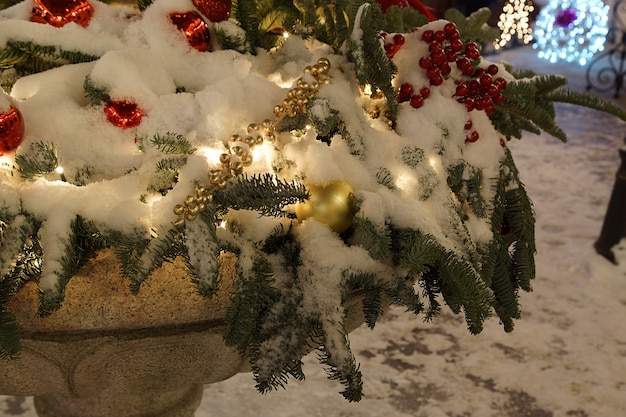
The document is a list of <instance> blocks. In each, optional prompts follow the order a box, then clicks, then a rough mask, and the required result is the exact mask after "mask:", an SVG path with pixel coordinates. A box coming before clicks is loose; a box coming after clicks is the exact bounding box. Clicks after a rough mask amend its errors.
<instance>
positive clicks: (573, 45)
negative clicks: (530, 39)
mask: <svg viewBox="0 0 626 417" xmlns="http://www.w3.org/2000/svg"><path fill="white" fill-rule="evenodd" d="M608 15H609V6H608V5H605V4H604V3H603V2H602V0H577V1H569V0H553V1H551V2H550V3H548V5H547V6H546V7H544V8H543V9H542V10H541V12H540V13H539V16H538V17H537V22H536V27H535V38H536V40H537V42H536V43H535V44H534V45H533V48H535V49H539V53H538V56H539V58H542V59H547V60H548V61H550V62H552V63H555V62H557V61H566V62H577V63H579V64H580V65H585V64H586V63H587V62H588V61H589V59H590V58H591V57H592V56H593V55H594V54H595V53H596V52H599V51H602V50H603V49H604V41H605V38H606V35H607V33H608Z"/></svg>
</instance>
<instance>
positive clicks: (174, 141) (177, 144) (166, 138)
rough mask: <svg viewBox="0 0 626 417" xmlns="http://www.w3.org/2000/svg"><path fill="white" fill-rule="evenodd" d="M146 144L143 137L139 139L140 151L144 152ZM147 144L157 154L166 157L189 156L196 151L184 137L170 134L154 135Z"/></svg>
mask: <svg viewBox="0 0 626 417" xmlns="http://www.w3.org/2000/svg"><path fill="white" fill-rule="evenodd" d="M146 142H147V139H146V138H145V137H141V138H139V140H138V143H139V149H140V150H145V146H146ZM149 144H150V146H152V147H153V148H155V149H157V150H158V151H159V152H161V153H164V154H167V155H191V154H193V153H194V152H196V150H197V149H196V148H194V147H193V145H192V144H191V142H189V140H187V138H186V137H185V136H183V135H181V134H178V133H171V132H167V133H165V134H160V133H157V134H155V135H154V136H152V137H151V138H150V140H149Z"/></svg>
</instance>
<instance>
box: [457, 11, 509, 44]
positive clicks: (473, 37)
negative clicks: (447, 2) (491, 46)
mask: <svg viewBox="0 0 626 417" xmlns="http://www.w3.org/2000/svg"><path fill="white" fill-rule="evenodd" d="M444 17H445V19H446V20H449V21H450V22H452V23H454V24H455V25H456V27H457V29H458V30H459V34H460V35H461V39H462V40H463V41H464V42H468V41H477V42H480V43H487V42H492V41H494V40H495V39H496V38H497V37H498V35H499V34H500V32H499V31H498V30H497V29H496V28H494V27H491V26H489V25H488V24H487V22H488V21H489V19H490V18H491V10H490V9H489V8H487V7H482V8H480V9H478V10H476V11H475V12H473V13H471V14H470V15H469V16H467V17H466V16H465V15H464V14H463V13H461V12H460V11H459V10H458V9H454V8H452V9H447V10H446V11H445V13H444Z"/></svg>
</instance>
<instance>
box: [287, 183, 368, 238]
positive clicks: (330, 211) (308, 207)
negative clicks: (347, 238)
mask: <svg viewBox="0 0 626 417" xmlns="http://www.w3.org/2000/svg"><path fill="white" fill-rule="evenodd" d="M306 189H307V191H308V192H309V195H310V197H309V199H308V200H306V201H304V202H302V203H298V204H297V205H296V207H295V209H296V217H297V218H298V220H300V221H302V220H305V219H308V218H311V217H313V218H314V219H316V220H317V221H319V222H322V223H324V224H327V225H328V226H329V227H330V228H331V229H332V230H334V231H335V232H337V233H341V232H343V231H345V230H347V229H348V228H349V227H350V226H351V225H352V220H353V219H354V215H355V214H356V212H357V206H356V199H355V197H354V189H353V188H352V187H351V186H350V184H348V183H347V182H345V181H333V182H331V183H328V184H326V185H307V186H306Z"/></svg>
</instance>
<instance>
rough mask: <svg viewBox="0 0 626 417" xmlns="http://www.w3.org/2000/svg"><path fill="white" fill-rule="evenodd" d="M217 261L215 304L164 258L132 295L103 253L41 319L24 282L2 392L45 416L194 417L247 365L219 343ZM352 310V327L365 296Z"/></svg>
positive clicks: (222, 303) (227, 288)
mask: <svg viewBox="0 0 626 417" xmlns="http://www.w3.org/2000/svg"><path fill="white" fill-rule="evenodd" d="M221 264H222V267H221V268H222V269H221V270H220V275H221V286H220V291H219V292H218V293H217V294H216V295H215V296H214V297H213V298H211V299H210V300H207V299H204V298H202V297H201V296H199V295H198V294H197V291H196V288H195V286H194V284H193V283H192V282H191V278H190V277H189V276H188V275H187V274H186V273H185V269H184V267H183V265H182V262H179V263H177V262H174V263H166V264H164V265H163V267H162V268H160V269H158V270H156V271H155V272H154V274H153V275H152V276H151V277H150V278H149V280H148V281H146V282H145V283H144V285H143V286H142V289H141V291H140V293H139V294H138V295H137V296H133V295H132V294H130V292H129V290H128V281H126V280H125V279H124V278H122V277H121V276H120V275H119V272H118V271H119V265H118V262H117V260H116V259H115V257H114V255H113V254H112V253H111V252H108V251H104V252H102V253H100V254H99V255H98V256H97V257H96V258H94V259H92V260H89V262H88V263H87V265H85V267H84V268H83V269H82V270H81V271H80V272H79V273H78V274H77V275H76V276H75V277H73V278H72V280H70V283H69V285H68V287H67V289H66V297H65V301H64V302H63V306H62V307H61V309H60V310H59V311H57V312H55V313H53V314H52V315H51V316H50V317H47V318H38V317H36V311H37V302H38V300H37V288H36V285H35V284H34V283H28V284H27V285H25V286H24V287H23V288H22V289H21V290H20V291H19V292H18V293H17V295H16V296H15V297H14V298H13V299H12V300H11V303H10V304H9V306H8V309H9V311H13V312H15V314H16V316H17V320H18V326H19V328H20V333H21V338H22V353H21V356H20V358H19V359H16V360H12V361H8V362H4V363H2V365H1V366H0V393H1V394H4V395H22V396H34V397H35V407H36V410H37V413H38V415H39V416H40V417H191V416H193V415H194V412H195V410H196V408H197V407H198V405H199V404H200V401H201V398H202V390H203V385H204V384H211V383H215V382H219V381H223V380H225V379H228V378H230V377H232V376H233V375H235V374H237V373H239V372H247V371H249V365H248V360H247V358H245V357H242V356H241V355H239V354H238V352H237V351H236V350H235V349H233V348H231V347H228V346H226V345H224V342H223V334H224V330H225V323H224V319H223V318H224V316H225V312H226V310H227V308H228V300H229V299H230V296H231V292H232V281H233V280H232V277H233V276H234V274H235V257H234V255H230V254H226V255H223V256H222V259H221ZM346 308H347V309H348V311H349V313H348V320H347V328H348V330H349V331H351V330H354V329H355V328H356V327H358V326H359V325H360V324H361V323H363V316H362V312H361V303H360V297H358V296H355V297H353V298H352V299H350V300H349V301H348V302H347V303H346ZM250 383H251V384H252V383H254V382H253V380H252V377H251V378H250Z"/></svg>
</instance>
